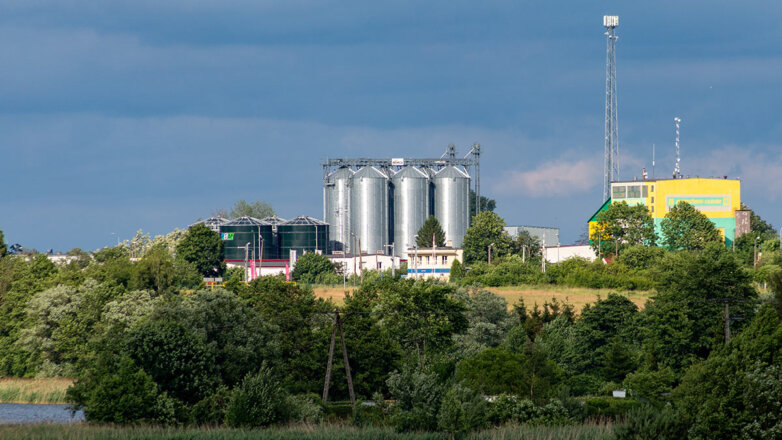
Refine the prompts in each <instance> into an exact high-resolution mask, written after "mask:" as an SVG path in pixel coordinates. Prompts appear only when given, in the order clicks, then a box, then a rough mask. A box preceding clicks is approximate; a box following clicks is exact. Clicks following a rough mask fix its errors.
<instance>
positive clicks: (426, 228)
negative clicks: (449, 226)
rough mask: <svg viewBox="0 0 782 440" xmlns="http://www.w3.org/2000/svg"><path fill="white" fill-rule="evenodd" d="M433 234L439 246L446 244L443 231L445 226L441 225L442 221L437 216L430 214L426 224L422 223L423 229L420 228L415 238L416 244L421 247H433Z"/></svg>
mask: <svg viewBox="0 0 782 440" xmlns="http://www.w3.org/2000/svg"><path fill="white" fill-rule="evenodd" d="M433 236H434V242H435V245H436V246H437V247H443V246H445V232H444V231H443V227H442V226H440V222H439V221H438V220H437V219H436V218H435V216H433V215H430V216H429V218H427V219H426V221H425V222H424V224H423V225H421V229H419V230H418V237H416V239H415V245H416V246H418V247H419V248H428V247H432V237H433Z"/></svg>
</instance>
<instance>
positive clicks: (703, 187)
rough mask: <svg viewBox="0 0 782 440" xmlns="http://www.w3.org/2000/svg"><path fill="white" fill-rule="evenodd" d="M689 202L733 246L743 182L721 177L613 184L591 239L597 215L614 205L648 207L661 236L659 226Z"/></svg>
mask: <svg viewBox="0 0 782 440" xmlns="http://www.w3.org/2000/svg"><path fill="white" fill-rule="evenodd" d="M681 201H684V202H687V203H689V204H690V205H692V206H693V207H694V208H695V209H697V210H698V211H700V212H702V213H703V214H705V215H706V217H708V218H709V220H711V221H712V222H713V223H714V226H715V227H716V228H717V230H718V231H719V232H720V234H722V236H723V238H724V240H725V244H726V245H728V246H731V245H732V244H733V239H734V237H735V234H736V211H738V210H740V209H741V181H740V180H735V179H727V178H725V179H719V178H700V177H696V178H682V179H659V180H644V181H639V182H637V181H632V182H612V183H611V198H610V199H608V200H606V202H605V203H604V204H603V206H601V207H600V209H598V210H597V212H595V214H594V215H592V217H591V218H590V219H589V236H590V237H591V236H592V234H593V232H594V230H595V227H596V225H597V218H596V217H597V214H599V213H600V212H602V211H605V210H606V209H608V206H610V204H611V203H615V202H627V204H628V205H631V206H633V205H646V206H647V207H649V213H650V214H651V216H652V218H653V219H654V227H655V231H656V232H657V235H658V236H661V230H660V223H661V222H662V220H663V219H664V218H665V214H667V213H668V211H670V209H671V208H672V207H673V206H675V205H676V204H677V203H678V202H681Z"/></svg>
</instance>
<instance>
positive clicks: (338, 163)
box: [323, 144, 480, 256]
mask: <svg viewBox="0 0 782 440" xmlns="http://www.w3.org/2000/svg"><path fill="white" fill-rule="evenodd" d="M479 162H480V145H478V144H474V145H473V146H472V147H471V149H470V151H469V152H468V153H467V155H466V156H465V157H464V158H457V157H456V150H455V147H454V146H453V145H450V146H449V147H448V149H447V151H446V152H445V154H443V156H442V157H440V158H436V159H406V158H395V159H363V158H362V159H328V160H326V161H325V162H324V163H323V217H324V218H325V219H326V222H327V223H328V224H329V225H330V226H331V229H330V235H329V247H330V249H332V250H333V251H338V252H342V253H343V254H347V253H358V252H359V251H360V252H365V253H369V254H377V253H380V254H386V253H390V252H392V248H393V253H394V255H396V256H404V255H405V252H406V249H407V248H408V247H410V246H412V245H413V244H414V243H415V238H414V237H415V234H416V233H417V232H418V230H419V229H420V228H421V226H422V225H423V223H424V221H425V220H426V218H427V217H429V216H430V215H434V216H435V217H436V218H437V219H438V220H439V222H440V224H441V225H442V227H443V230H444V231H445V238H446V240H448V241H450V242H451V243H452V244H453V246H455V247H459V246H461V243H462V240H463V239H464V235H465V233H466V231H467V228H468V227H469V223H470V200H469V197H470V189H471V184H474V190H475V196H476V198H479V197H480V163H479ZM470 170H472V172H473V174H472V175H471V174H470ZM477 205H480V204H477ZM392 245H393V246H392Z"/></svg>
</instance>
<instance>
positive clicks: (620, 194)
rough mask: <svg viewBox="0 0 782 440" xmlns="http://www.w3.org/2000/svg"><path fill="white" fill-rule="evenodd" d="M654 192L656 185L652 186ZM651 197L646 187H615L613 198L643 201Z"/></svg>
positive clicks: (613, 188)
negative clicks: (642, 199)
mask: <svg viewBox="0 0 782 440" xmlns="http://www.w3.org/2000/svg"><path fill="white" fill-rule="evenodd" d="M652 192H654V185H652ZM648 196H649V187H648V186H646V185H613V186H612V187H611V198H612V199H614V200H616V199H641V198H644V199H645V198H647V197H648Z"/></svg>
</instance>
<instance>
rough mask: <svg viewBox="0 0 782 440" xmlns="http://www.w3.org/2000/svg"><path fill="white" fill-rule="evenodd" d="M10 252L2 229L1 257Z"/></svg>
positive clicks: (0, 231)
mask: <svg viewBox="0 0 782 440" xmlns="http://www.w3.org/2000/svg"><path fill="white" fill-rule="evenodd" d="M7 254H8V246H6V244H5V237H4V236H3V231H2V230H0V258H3V257H5V256H6V255H7Z"/></svg>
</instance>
